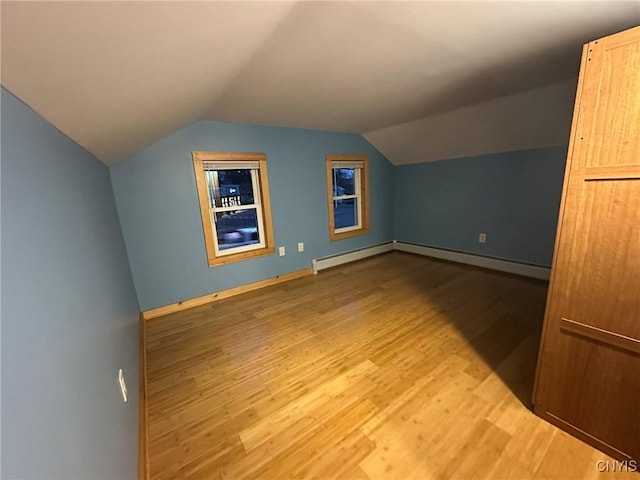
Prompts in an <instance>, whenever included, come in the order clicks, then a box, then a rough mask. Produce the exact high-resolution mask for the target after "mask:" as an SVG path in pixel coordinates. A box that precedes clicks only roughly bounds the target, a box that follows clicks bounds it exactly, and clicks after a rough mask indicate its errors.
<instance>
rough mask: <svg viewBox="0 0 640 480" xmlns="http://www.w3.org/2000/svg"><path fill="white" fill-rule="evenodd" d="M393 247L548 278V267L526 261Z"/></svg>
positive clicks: (401, 244) (405, 245)
mask: <svg viewBox="0 0 640 480" xmlns="http://www.w3.org/2000/svg"><path fill="white" fill-rule="evenodd" d="M394 245H395V249H396V250H399V251H401V252H409V253H415V254H418V255H425V256H427V257H433V258H440V259H442V260H450V261H452V262H458V263H464V264H467V265H474V266H476V267H483V268H489V269H491V270H498V271H500V272H507V273H514V274H516V275H522V276H525V277H531V278H537V279H540V280H549V276H550V272H551V269H550V268H544V267H537V266H535V265H527V264H526V263H518V262H510V261H508V260H498V259H497V258H489V257H481V256H479V255H472V254H470V253H461V252H453V251H451V250H443V249H440V248H433V247H425V246H422V245H415V244H412V243H404V242H394Z"/></svg>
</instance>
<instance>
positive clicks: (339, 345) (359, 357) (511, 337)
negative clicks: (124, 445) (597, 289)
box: [146, 252, 638, 480]
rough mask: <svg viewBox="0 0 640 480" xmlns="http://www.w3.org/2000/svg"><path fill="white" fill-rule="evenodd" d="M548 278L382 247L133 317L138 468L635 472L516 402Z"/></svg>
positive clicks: (493, 475) (282, 474) (460, 474)
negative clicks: (141, 333)
mask: <svg viewBox="0 0 640 480" xmlns="http://www.w3.org/2000/svg"><path fill="white" fill-rule="evenodd" d="M546 289H547V284H546V283H544V282H539V281H535V280H528V279H524V278H520V277H516V276H510V275H505V274H500V273H495V272H490V271H486V270H481V269H476V268H472V267H466V266H461V265H457V264H452V263H447V262H440V261H435V260H430V259H427V258H424V257H418V256H414V255H410V254H404V253H400V252H392V253H389V254H385V255H381V256H378V257H374V258H371V259H368V260H364V261H361V262H357V263H353V264H349V265H346V266H343V267H338V268H336V269H332V270H328V271H325V272H322V273H320V274H319V275H317V276H314V277H306V278H301V279H298V280H294V281H291V282H288V283H284V284H281V285H277V286H273V287H268V288H266V289H263V290H259V291H255V292H251V293H248V294H244V295H241V296H238V297H234V298H230V299H227V300H223V301H220V302H217V303H215V304H211V305H206V306H202V307H198V308H195V309H191V310H187V311H184V312H181V313H176V314H172V315H168V316H165V317H160V318H157V319H154V320H149V321H148V322H147V324H146V326H147V333H146V335H147V362H148V363H147V368H148V370H147V374H148V422H149V442H150V444H149V454H150V455H149V456H150V472H151V478H152V479H165V478H166V479H176V478H206V479H209V478H211V479H215V478H230V479H231V478H232V479H241V478H264V479H270V478H302V477H305V478H354V479H375V478H386V479H405V478H415V479H448V478H453V479H467V478H469V479H470V478H487V479H498V478H505V479H507V478H509V479H533V478H535V479H556V478H557V479H572V478H573V479H590V478H615V479H620V480H622V479H624V478H636V480H637V478H638V476H637V475H635V474H629V473H612V472H610V473H606V474H600V473H599V472H598V468H597V464H596V462H598V461H600V460H603V461H610V462H612V463H611V465H613V460H611V459H610V458H609V457H607V456H606V455H604V454H602V453H600V452H598V451H597V450H594V449H593V448H591V447H589V446H588V445H586V444H584V443H582V442H580V441H579V440H576V439H574V438H573V437H570V436H569V435H567V434H565V433H564V432H562V431H560V430H558V429H557V428H555V427H554V426H552V425H550V424H548V423H546V422H544V421H543V420H541V419H539V418H538V417H536V416H534V415H533V413H531V411H530V410H529V405H530V397H531V390H532V384H533V375H534V369H535V360H536V357H537V348H538V344H539V336H540V329H541V324H542V318H543V311H544V302H545V296H546ZM600 468H601V469H602V468H603V464H600ZM609 468H610V469H612V468H613V467H612V466H610V467H609Z"/></svg>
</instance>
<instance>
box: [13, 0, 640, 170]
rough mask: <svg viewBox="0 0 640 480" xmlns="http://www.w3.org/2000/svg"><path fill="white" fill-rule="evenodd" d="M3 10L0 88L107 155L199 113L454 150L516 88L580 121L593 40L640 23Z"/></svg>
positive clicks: (392, 9)
mask: <svg viewBox="0 0 640 480" xmlns="http://www.w3.org/2000/svg"><path fill="white" fill-rule="evenodd" d="M1 8H2V10H1V22H2V23H1V25H2V44H1V47H2V71H1V77H2V85H3V86H4V87H5V88H7V89H8V90H10V91H11V92H12V93H14V94H15V95H16V96H18V97H19V98H21V99H22V100H23V101H25V102H26V103H27V104H28V105H30V106H31V107H32V108H33V109H34V110H36V111H37V112H38V113H39V114H40V115H42V116H43V117H44V118H45V119H47V120H48V121H49V122H51V123H52V124H53V125H55V126H56V127H57V128H59V129H60V130H61V131H62V132H64V133H65V134H67V135H68V136H69V137H70V138H72V139H73V140H75V141H76V142H78V143H79V144H80V145H82V146H84V147H85V148H87V149H88V150H89V151H91V152H92V153H93V154H95V155H96V157H98V158H99V159H100V160H102V161H104V162H105V163H107V164H113V163H115V162H117V161H119V160H121V159H122V158H123V157H125V156H127V155H129V154H131V153H134V152H135V151H137V150H139V149H141V148H143V147H145V146H147V145H149V144H151V143H153V142H155V141H157V140H158V139H160V138H162V137H163V136H165V135H167V134H169V133H172V132H173V131H176V130H177V129H179V128H181V127H183V126H185V125H187V124H189V123H192V122H194V121H197V120H220V121H233V122H247V123H260V124H268V125H282V126H295V127H304V128H315V129H325V130H338V131H351V132H361V133H364V134H365V136H367V138H369V139H370V140H371V141H372V142H373V143H374V144H376V146H378V147H379V148H380V149H381V150H382V151H383V153H386V154H387V155H388V156H389V157H390V159H391V160H392V161H393V162H394V163H406V162H407V161H420V159H422V160H423V161H424V160H433V159H437V158H447V156H456V155H458V153H457V152H456V147H459V144H460V142H461V141H464V137H463V138H462V139H461V138H460V137H459V135H458V134H453V133H451V134H450V135H447V134H446V132H445V134H444V135H443V134H442V132H439V131H438V133H437V135H436V136H432V137H431V138H429V132H433V131H434V130H433V129H434V127H436V131H437V130H438V128H437V127H438V126H439V125H447V122H449V123H448V124H451V125H455V124H456V121H454V120H455V118H457V117H456V115H458V116H460V115H461V116H462V117H460V118H466V121H467V122H471V124H473V121H472V120H471V119H472V118H477V119H478V121H480V122H482V118H483V115H484V113H483V112H485V111H487V112H489V111H491V109H492V108H493V109H494V110H495V108H498V107H496V105H502V103H505V102H504V101H503V100H500V98H502V97H504V98H512V99H515V100H513V101H511V103H512V104H513V105H516V107H513V105H512V107H510V108H511V109H512V110H513V109H519V110H523V109H526V106H527V105H528V104H531V103H534V104H536V105H540V102H542V103H543V104H544V102H545V101H546V102H549V104H550V106H553V104H554V102H556V100H557V98H556V97H557V96H558V95H564V97H567V98H566V99H565V100H564V104H566V105H569V107H566V108H564V110H563V113H561V114H559V115H560V116H562V115H564V117H566V116H567V111H568V112H569V115H570V104H571V100H572V98H571V96H572V91H573V88H574V85H575V83H572V81H573V82H575V77H576V76H577V72H578V64H579V56H580V49H581V45H582V44H583V43H585V42H587V41H589V40H592V39H594V38H598V37H600V36H603V35H607V34H610V33H613V32H615V31H619V30H623V29H625V28H628V27H631V26H635V25H638V24H639V23H640V3H639V2H637V1H601V2H598V1H571V0H566V1H562V2H553V1H536V2H533V1H529V2H527V1H511V2H499V1H495V2H484V1H472V2H397V1H387V2H361V1H342V2H264V1H263V2H206V1H205V2H186V1H183V2H178V1H174V2H153V1H134V2H91V1H84V2H57V1H52V2H6V1H3V2H2V7H1ZM572 79H573V80H572ZM565 80H569V82H568V83H567V82H562V81H565ZM558 82H560V83H558ZM550 84H555V85H557V86H556V87H551V90H549V89H548V88H546V87H545V88H540V87H544V86H546V85H550ZM563 85H564V86H563ZM567 85H568V86H567ZM554 88H555V90H554ZM532 89H533V90H532ZM562 89H564V90H562ZM547 90H549V91H550V92H552V93H550V94H548V95H547V96H545V97H544V99H543V100H540V98H542V97H540V98H539V96H538V97H536V96H535V94H534V95H533V97H531V98H530V97H527V96H526V95H529V94H528V93H526V94H523V93H522V92H529V91H534V92H546V91H547ZM560 90H562V91H563V92H565V93H563V94H558V93H557V91H560ZM553 92H556V93H555V94H554V93H553ZM566 92H569V93H568V94H567V93H566ZM519 95H520V97H519ZM522 95H525V96H524V97H523V96H522ZM553 95H556V97H554V96H553ZM564 97H563V98H564ZM518 98H521V99H524V100H522V101H520V100H518ZM532 99H533V100H532ZM545 99H546V100H545ZM518 101H520V104H518ZM496 102H497V103H496ZM513 102H515V103H513ZM527 102H529V103H527ZM507 103H508V102H507ZM482 105H486V106H487V107H486V109H484V107H482ZM517 105H520V106H519V107H518V106H517ZM474 106H475V107H474ZM478 106H479V107H478ZM469 108H471V109H472V110H473V109H474V108H475V109H476V110H473V111H474V112H475V113H474V114H473V115H472V116H471V117H469V115H468V114H466V113H465V112H466V111H468V110H469ZM500 108H502V107H500ZM478 109H479V110H478ZM498 110H499V112H501V111H502V110H500V109H499V108H498ZM452 112H453V113H452ZM456 112H458V113H456ZM451 115H453V118H454V120H451ZM465 115H466V116H465ZM497 115H501V113H498V114H497ZM521 115H522V121H526V119H527V118H529V117H530V115H528V114H527V113H526V112H522V113H521ZM564 117H563V118H564ZM438 119H444V120H443V122H444V123H442V122H440V121H439V120H438ZM447 119H448V120H447ZM516 121H517V119H516ZM462 124H464V121H462ZM443 128H444V127H443ZM452 128H453V127H452ZM540 128H542V129H544V128H549V127H548V126H545V125H540ZM567 128H568V125H567ZM454 130H455V129H454ZM534 130H535V128H534ZM556 136H557V135H556ZM551 137H553V135H551ZM551 137H549V138H551ZM545 141H546V142H550V141H551V140H549V139H547V140H544V141H542V142H541V143H545ZM554 141H555V140H554ZM434 142H435V143H436V144H438V148H436V149H435V150H433V149H432V150H429V149H428V148H426V144H427V143H428V144H429V145H432V144H433V143H434ZM446 142H449V143H450V144H451V145H450V146H451V148H450V149H448V147H447V144H446ZM524 143H525V144H526V141H525V142H524ZM551 143H553V141H551ZM407 145H408V147H407ZM524 146H526V145H524ZM398 147H400V148H398ZM404 147H407V148H404ZM470 148H471V150H473V148H472V147H470ZM483 148H484V147H483ZM487 148H488V149H489V150H491V148H494V149H495V148H498V149H499V148H500V147H487ZM478 149H479V150H482V148H480V147H478ZM484 149H485V150H486V148H484ZM472 153H473V152H472ZM475 153H483V152H479V151H477V152H475ZM460 154H466V153H465V152H463V153H460ZM407 159H409V160H407Z"/></svg>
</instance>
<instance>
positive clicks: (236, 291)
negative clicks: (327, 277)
mask: <svg viewBox="0 0 640 480" xmlns="http://www.w3.org/2000/svg"><path fill="white" fill-rule="evenodd" d="M311 273H312V271H311V269H310V268H305V269H304V270H298V271H297V272H291V273H285V274H284V275H277V276H275V277H272V278H266V279H264V280H259V281H257V282H253V283H248V284H246V285H240V286H239V287H234V288H229V289H227V290H221V291H219V292H214V293H209V294H208V295H203V296H201V297H196V298H191V299H189V300H184V301H182V302H178V303H172V304H170V305H165V306H163V307H158V308H153V309H151V310H145V311H144V312H142V318H144V319H145V320H150V319H152V318H156V317H161V316H163V315H168V314H170V313H176V312H180V311H182V310H187V309H189V308H194V307H199V306H201V305H206V304H207V303H212V302H217V301H218V300H223V299H225V298H229V297H233V296H235V295H240V294H241V293H246V292H251V291H252V290H258V289H259V288H264V287H269V286H271V285H276V284H278V283H282V282H288V281H289V280H295V279H296V278H301V277H306V276H307V275H311Z"/></svg>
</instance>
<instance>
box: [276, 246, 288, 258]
mask: <svg viewBox="0 0 640 480" xmlns="http://www.w3.org/2000/svg"><path fill="white" fill-rule="evenodd" d="M278 253H279V254H280V256H281V257H284V256H285V255H286V253H285V251H284V247H280V248H279V249H278Z"/></svg>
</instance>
